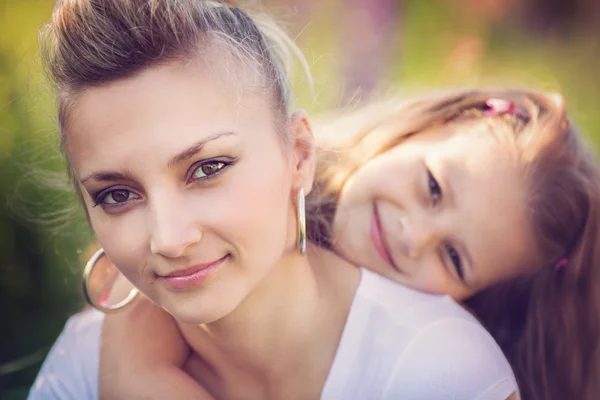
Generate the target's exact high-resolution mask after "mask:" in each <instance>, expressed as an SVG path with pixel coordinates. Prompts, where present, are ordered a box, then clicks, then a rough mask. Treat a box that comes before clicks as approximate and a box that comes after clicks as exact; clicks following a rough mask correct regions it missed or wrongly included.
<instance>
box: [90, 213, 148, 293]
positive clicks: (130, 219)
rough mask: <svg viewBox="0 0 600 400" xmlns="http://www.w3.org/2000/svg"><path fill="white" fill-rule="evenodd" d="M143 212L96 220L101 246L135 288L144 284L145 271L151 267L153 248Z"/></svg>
mask: <svg viewBox="0 0 600 400" xmlns="http://www.w3.org/2000/svg"><path fill="white" fill-rule="evenodd" d="M145 226H146V224H145V223H144V221H143V215H142V210H129V211H128V212H127V213H123V214H120V215H104V216H100V218H98V219H97V220H96V221H94V220H93V219H92V227H93V229H94V232H96V237H97V239H98V242H99V244H100V246H101V247H102V248H103V249H104V251H105V252H106V254H107V255H109V257H110V259H111V261H112V263H113V264H114V265H115V266H116V267H117V268H118V269H119V271H121V273H122V274H123V275H125V277H126V278H127V279H128V280H129V281H130V282H132V283H133V284H134V285H136V286H139V285H141V284H142V282H141V280H142V268H143V266H144V265H146V264H147V262H146V260H147V257H148V253H149V249H150V245H149V238H148V234H147V230H146V229H145Z"/></svg>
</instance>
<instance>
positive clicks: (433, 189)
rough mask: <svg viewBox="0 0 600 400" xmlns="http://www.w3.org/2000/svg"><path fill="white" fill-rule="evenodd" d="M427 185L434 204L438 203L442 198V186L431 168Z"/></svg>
mask: <svg viewBox="0 0 600 400" xmlns="http://www.w3.org/2000/svg"><path fill="white" fill-rule="evenodd" d="M427 186H428V188H429V193H430V194H431V199H432V200H433V204H437V203H438V202H439V201H440V200H441V198H442V189H441V188H440V185H439V184H438V181H437V180H436V179H435V177H434V176H433V174H432V173H431V171H429V170H427Z"/></svg>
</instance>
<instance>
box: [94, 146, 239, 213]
mask: <svg viewBox="0 0 600 400" xmlns="http://www.w3.org/2000/svg"><path fill="white" fill-rule="evenodd" d="M235 161H236V160H235V159H232V158H228V159H224V158H222V159H210V160H203V161H199V162H197V163H195V164H194V165H192V166H191V167H190V169H189V170H188V173H187V174H186V184H193V183H202V182H207V181H208V180H210V179H212V178H216V177H217V176H218V175H220V174H221V173H223V172H224V171H225V169H227V168H228V167H230V166H232V165H233V164H234V163H235ZM91 197H92V199H93V201H94V207H95V206H101V207H103V208H110V207H113V208H114V207H122V206H125V205H127V204H129V203H131V202H133V201H135V200H139V199H140V198H141V195H139V194H138V193H136V192H135V191H133V190H131V189H127V188H124V187H110V188H107V189H105V190H101V191H99V192H97V193H96V194H91Z"/></svg>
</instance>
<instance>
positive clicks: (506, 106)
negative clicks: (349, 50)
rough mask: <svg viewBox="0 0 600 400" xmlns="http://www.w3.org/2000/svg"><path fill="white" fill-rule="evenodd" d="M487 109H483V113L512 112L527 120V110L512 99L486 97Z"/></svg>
mask: <svg viewBox="0 0 600 400" xmlns="http://www.w3.org/2000/svg"><path fill="white" fill-rule="evenodd" d="M485 105H486V106H487V109H485V110H484V111H483V114H484V115H499V114H514V115H516V116H518V117H520V118H522V119H524V120H528V119H529V116H528V115H527V112H525V111H524V110H522V109H521V108H519V107H517V105H516V104H515V103H513V102H512V101H508V100H504V99H495V98H493V99H488V100H487V101H486V102H485Z"/></svg>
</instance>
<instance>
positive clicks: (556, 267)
mask: <svg viewBox="0 0 600 400" xmlns="http://www.w3.org/2000/svg"><path fill="white" fill-rule="evenodd" d="M568 263H569V260H568V259H567V257H561V258H560V259H559V260H558V261H557V262H556V263H555V264H554V270H555V271H558V270H559V269H562V268H564V267H566V266H567V264H568Z"/></svg>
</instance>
